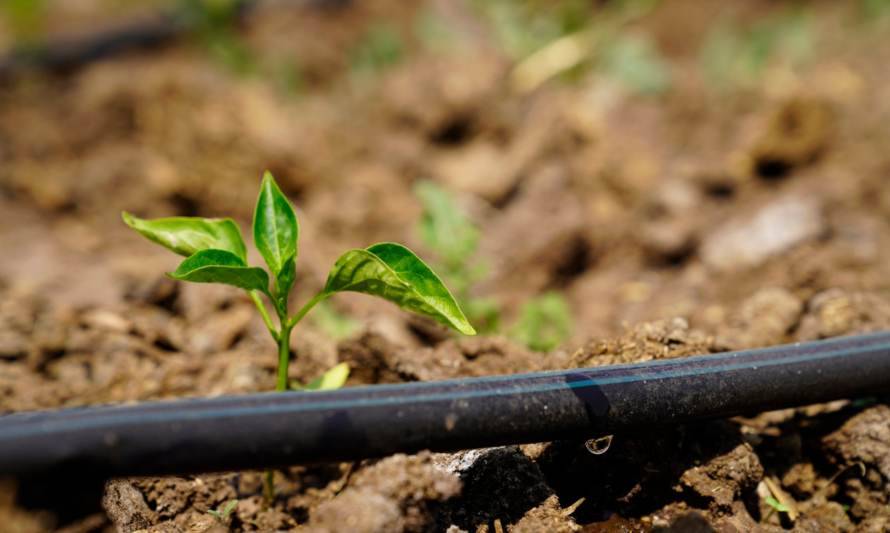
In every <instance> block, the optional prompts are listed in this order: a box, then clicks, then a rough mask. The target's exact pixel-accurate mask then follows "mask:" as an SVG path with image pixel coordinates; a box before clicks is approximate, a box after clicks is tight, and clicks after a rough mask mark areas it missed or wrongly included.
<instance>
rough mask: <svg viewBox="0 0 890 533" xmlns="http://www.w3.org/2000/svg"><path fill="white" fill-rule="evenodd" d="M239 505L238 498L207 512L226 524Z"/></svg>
mask: <svg viewBox="0 0 890 533" xmlns="http://www.w3.org/2000/svg"><path fill="white" fill-rule="evenodd" d="M237 506H238V500H229V501H227V502H226V503H224V504H222V505H220V506H219V507H217V508H216V509H210V510H209V511H207V514H209V515H210V516H212V517H213V518H216V519H217V520H218V521H219V523H220V524H223V525H225V524H226V523H227V522H228V521H229V515H231V514H232V511H234V510H235V507H237Z"/></svg>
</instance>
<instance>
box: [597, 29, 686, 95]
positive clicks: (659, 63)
mask: <svg viewBox="0 0 890 533" xmlns="http://www.w3.org/2000/svg"><path fill="white" fill-rule="evenodd" d="M601 68H602V69H603V71H604V73H605V74H606V75H607V76H609V77H610V78H613V79H615V80H616V81H618V82H620V83H621V84H623V85H624V86H626V87H628V88H630V89H631V90H633V91H635V92H637V93H639V94H646V95H655V94H659V93H663V92H665V91H666V90H667V89H669V88H670V85H671V71H670V68H669V67H668V65H667V63H665V61H664V59H662V57H661V56H660V55H659V53H658V49H657V48H656V47H655V46H654V45H653V44H652V43H651V42H650V41H648V40H646V39H643V38H640V37H634V36H626V37H621V38H619V39H617V40H616V41H615V42H614V43H611V45H610V46H609V47H607V49H606V51H605V53H604V57H603V58H602V64H601Z"/></svg>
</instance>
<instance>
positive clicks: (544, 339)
mask: <svg viewBox="0 0 890 533" xmlns="http://www.w3.org/2000/svg"><path fill="white" fill-rule="evenodd" d="M571 334H572V314H571V312H570V310H569V306H568V304H567V303H566V301H565V298H563V297H562V295H561V294H559V293H558V292H547V293H544V294H542V295H541V296H538V297H537V298H533V299H532V300H530V301H528V302H526V303H525V305H523V306H522V309H521V310H520V312H519V321H518V322H517V323H516V324H515V325H514V326H513V328H512V329H511V331H510V336H511V337H512V338H513V339H514V340H516V341H518V342H520V343H522V344H524V345H526V346H528V347H529V348H531V349H532V350H535V351H537V352H547V351H550V350H552V349H554V348H556V347H557V346H559V345H560V344H562V343H563V342H565V341H566V339H568V338H569V335H571Z"/></svg>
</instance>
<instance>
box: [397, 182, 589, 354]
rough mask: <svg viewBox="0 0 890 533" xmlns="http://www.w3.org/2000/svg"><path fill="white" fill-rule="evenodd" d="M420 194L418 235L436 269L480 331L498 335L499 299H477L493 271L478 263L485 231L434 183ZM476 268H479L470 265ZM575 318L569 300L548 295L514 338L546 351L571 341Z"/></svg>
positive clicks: (530, 307) (522, 318)
mask: <svg viewBox="0 0 890 533" xmlns="http://www.w3.org/2000/svg"><path fill="white" fill-rule="evenodd" d="M414 192H415V194H416V195H417V197H418V199H420V202H421V203H422V204H423V215H422V217H421V219H420V224H419V226H418V233H419V234H420V238H421V239H422V240H423V243H424V244H425V245H426V246H427V247H428V248H430V250H432V251H433V252H434V253H435V256H436V269H437V270H438V271H439V272H441V273H442V277H443V278H444V279H445V280H446V281H447V282H448V285H449V286H450V287H452V288H454V294H455V295H456V296H457V299H458V301H460V302H461V304H462V305H463V308H464V309H465V310H466V312H467V315H468V316H469V317H470V319H471V320H472V322H473V323H474V324H477V325H479V327H480V330H482V331H484V332H486V333H492V332H495V331H497V330H498V328H499V326H500V309H499V308H498V305H497V303H496V302H495V301H493V300H491V299H489V298H479V297H476V296H474V295H473V291H472V289H473V285H475V284H476V283H478V282H479V281H481V280H482V279H484V278H485V276H486V274H487V272H486V271H487V269H486V268H485V265H484V264H482V263H480V262H479V261H472V258H473V257H474V256H475V255H476V252H477V250H478V247H479V238H480V231H479V228H477V227H476V225H475V224H473V222H472V221H471V220H470V219H469V217H467V216H466V214H464V212H463V211H462V210H461V207H460V206H459V205H458V203H457V202H456V201H455V199H454V197H453V196H452V195H451V194H450V193H449V192H448V191H447V190H445V189H443V188H442V187H440V186H438V185H436V184H435V183H433V182H431V181H420V182H418V183H417V185H416V186H415V187H414ZM470 264H472V265H473V266H468V265H470ZM571 330H572V317H571V312H570V311H569V308H568V304H566V302H565V299H564V298H563V297H562V296H561V295H560V294H559V293H556V292H548V293H545V294H543V295H541V296H538V297H536V298H533V299H531V300H529V301H528V302H526V303H525V304H524V305H523V306H522V309H521V310H520V313H519V320H518V321H517V322H516V323H515V324H513V326H512V327H511V328H510V329H509V334H510V336H511V337H512V338H513V339H514V340H516V341H518V342H520V343H522V344H524V345H526V346H528V347H529V348H531V349H532V350H535V351H542V352H546V351H549V350H552V349H553V348H555V347H557V346H559V345H560V344H562V343H563V342H565V340H566V339H567V338H568V337H569V335H570V334H571Z"/></svg>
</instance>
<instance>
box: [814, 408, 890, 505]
mask: <svg viewBox="0 0 890 533" xmlns="http://www.w3.org/2000/svg"><path fill="white" fill-rule="evenodd" d="M824 444H825V447H826V448H827V449H828V450H829V452H830V453H832V454H833V455H834V456H835V457H836V459H838V460H839V462H840V463H841V464H843V465H851V464H854V463H856V462H862V463H865V465H866V466H868V467H871V468H876V469H877V470H878V471H879V472H880V473H881V475H882V476H883V477H884V480H885V483H886V482H887V481H888V480H890V407H888V406H887V405H877V406H875V407H872V408H870V409H866V410H865V411H863V412H861V413H859V414H858V415H856V416H854V417H853V418H851V419H849V420H847V422H846V423H845V424H844V425H843V426H841V428H840V429H839V430H837V431H835V432H834V433H832V434H830V435H828V436H827V437H825V439H824ZM886 488H887V489H888V490H890V485H887V486H886Z"/></svg>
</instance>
